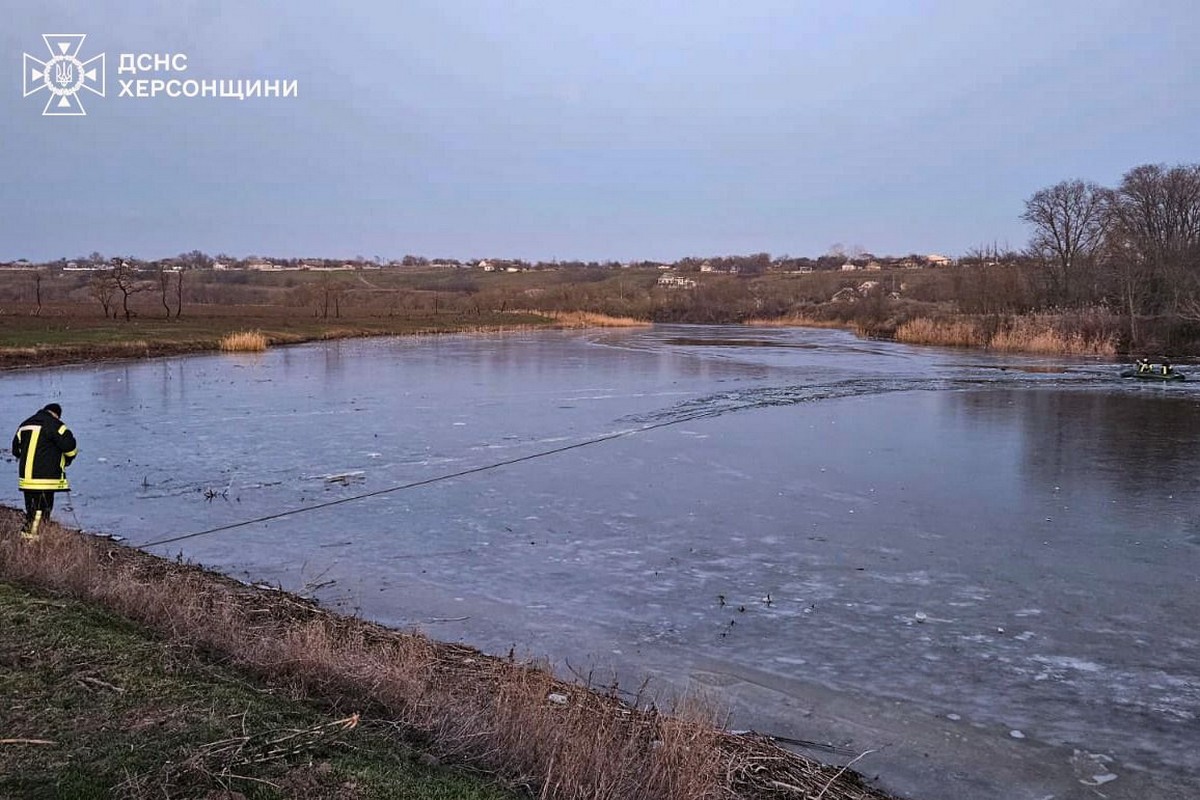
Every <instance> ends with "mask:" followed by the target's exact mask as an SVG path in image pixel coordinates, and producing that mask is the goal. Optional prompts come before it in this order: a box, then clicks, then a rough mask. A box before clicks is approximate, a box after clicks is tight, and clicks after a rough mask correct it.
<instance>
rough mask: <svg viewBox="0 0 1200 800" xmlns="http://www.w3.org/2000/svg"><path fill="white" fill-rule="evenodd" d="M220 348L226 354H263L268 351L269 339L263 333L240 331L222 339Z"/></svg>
mask: <svg viewBox="0 0 1200 800" xmlns="http://www.w3.org/2000/svg"><path fill="white" fill-rule="evenodd" d="M220 348H221V350H222V351H223V352H226V353H261V352H263V351H264V350H266V349H267V337H266V335H264V334H263V333H262V332H261V331H239V332H238V333H230V334H227V335H226V336H223V337H221V344H220Z"/></svg>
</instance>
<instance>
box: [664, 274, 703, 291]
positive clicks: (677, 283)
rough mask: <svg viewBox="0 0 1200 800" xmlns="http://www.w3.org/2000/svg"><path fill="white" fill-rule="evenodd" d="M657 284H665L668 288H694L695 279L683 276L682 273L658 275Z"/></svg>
mask: <svg viewBox="0 0 1200 800" xmlns="http://www.w3.org/2000/svg"><path fill="white" fill-rule="evenodd" d="M658 285H659V286H665V287H667V288H668V289H695V288H696V281H695V280H693V279H692V278H685V277H683V276H682V275H660V276H659V278H658Z"/></svg>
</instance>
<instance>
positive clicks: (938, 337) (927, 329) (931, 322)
mask: <svg viewBox="0 0 1200 800" xmlns="http://www.w3.org/2000/svg"><path fill="white" fill-rule="evenodd" d="M896 341H898V342H905V343H907V344H929V345H938V346H941V347H986V346H987V343H988V339H987V335H986V334H985V333H984V331H982V330H981V329H980V328H979V326H978V325H976V324H975V321H974V320H962V319H949V320H940V319H937V320H935V319H930V318H928V317H919V318H917V319H914V320H910V321H908V322H905V323H904V324H902V325H901V326H900V327H898V328H897V329H896Z"/></svg>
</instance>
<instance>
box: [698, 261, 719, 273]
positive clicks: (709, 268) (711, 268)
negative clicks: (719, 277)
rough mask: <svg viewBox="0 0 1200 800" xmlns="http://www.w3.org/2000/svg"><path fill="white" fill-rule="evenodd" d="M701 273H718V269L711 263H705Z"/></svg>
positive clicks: (702, 265) (701, 267)
mask: <svg viewBox="0 0 1200 800" xmlns="http://www.w3.org/2000/svg"><path fill="white" fill-rule="evenodd" d="M700 271H701V272H716V271H717V268H716V267H714V266H713V265H712V264H711V263H710V262H708V261H705V262H704V263H703V264H701V265H700Z"/></svg>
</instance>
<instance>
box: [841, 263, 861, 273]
mask: <svg viewBox="0 0 1200 800" xmlns="http://www.w3.org/2000/svg"><path fill="white" fill-rule="evenodd" d="M856 269H858V265H857V264H855V263H854V262H853V261H847V262H846V263H845V264H842V272H854V271H855V270H856Z"/></svg>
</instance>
